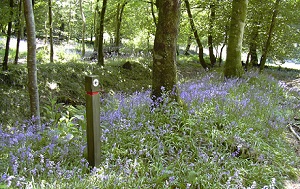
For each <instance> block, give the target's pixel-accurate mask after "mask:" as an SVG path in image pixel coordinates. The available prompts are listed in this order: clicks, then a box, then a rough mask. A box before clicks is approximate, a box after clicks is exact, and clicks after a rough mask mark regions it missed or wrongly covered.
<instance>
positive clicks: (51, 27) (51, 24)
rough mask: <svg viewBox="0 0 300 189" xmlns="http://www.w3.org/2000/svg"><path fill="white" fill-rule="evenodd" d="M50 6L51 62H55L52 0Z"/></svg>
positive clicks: (49, 1)
mask: <svg viewBox="0 0 300 189" xmlns="http://www.w3.org/2000/svg"><path fill="white" fill-rule="evenodd" d="M48 7H49V36H50V63H53V62H54V61H53V56H54V50H53V20H52V0H48Z"/></svg>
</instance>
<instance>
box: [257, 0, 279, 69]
mask: <svg viewBox="0 0 300 189" xmlns="http://www.w3.org/2000/svg"><path fill="white" fill-rule="evenodd" d="M279 3H280V0H276V2H275V5H274V10H273V15H272V21H271V25H270V29H269V32H268V39H267V41H266V44H265V46H264V48H263V52H262V56H261V59H260V67H259V70H260V71H261V72H262V71H263V70H264V68H265V64H266V61H267V55H268V52H269V49H270V46H271V40H272V35H273V30H274V28H275V24H276V17H277V15H278V11H279Z"/></svg>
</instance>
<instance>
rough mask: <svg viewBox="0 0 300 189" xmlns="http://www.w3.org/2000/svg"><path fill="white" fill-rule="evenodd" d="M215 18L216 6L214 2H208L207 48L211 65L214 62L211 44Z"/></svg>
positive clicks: (214, 57)
mask: <svg viewBox="0 0 300 189" xmlns="http://www.w3.org/2000/svg"><path fill="white" fill-rule="evenodd" d="M215 19H216V7H215V3H214V2H212V3H211V4H210V18H209V31H208V50H209V59H210V63H211V65H212V66H214V65H215V64H216V56H215V55H214V46H213V29H214V22H215Z"/></svg>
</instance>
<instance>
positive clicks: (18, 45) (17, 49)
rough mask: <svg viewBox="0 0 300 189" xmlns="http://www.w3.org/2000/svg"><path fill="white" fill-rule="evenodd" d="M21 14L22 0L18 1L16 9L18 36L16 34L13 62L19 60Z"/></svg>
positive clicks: (16, 62)
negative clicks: (17, 8)
mask: <svg viewBox="0 0 300 189" xmlns="http://www.w3.org/2000/svg"><path fill="white" fill-rule="evenodd" d="M21 15H22V0H20V2H19V10H18V18H17V24H16V25H17V31H18V36H17V46H16V56H15V62H14V63H15V64H18V60H19V49H20V41H21V27H22V24H21Z"/></svg>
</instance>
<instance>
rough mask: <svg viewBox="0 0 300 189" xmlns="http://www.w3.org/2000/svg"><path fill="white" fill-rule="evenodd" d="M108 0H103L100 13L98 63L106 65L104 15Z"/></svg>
mask: <svg viewBox="0 0 300 189" xmlns="http://www.w3.org/2000/svg"><path fill="white" fill-rule="evenodd" d="M106 5H107V0H103V2H102V8H101V14H100V25H99V37H98V38H99V39H98V43H99V44H98V65H99V66H104V55H103V34H104V17H105V12H106Z"/></svg>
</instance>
